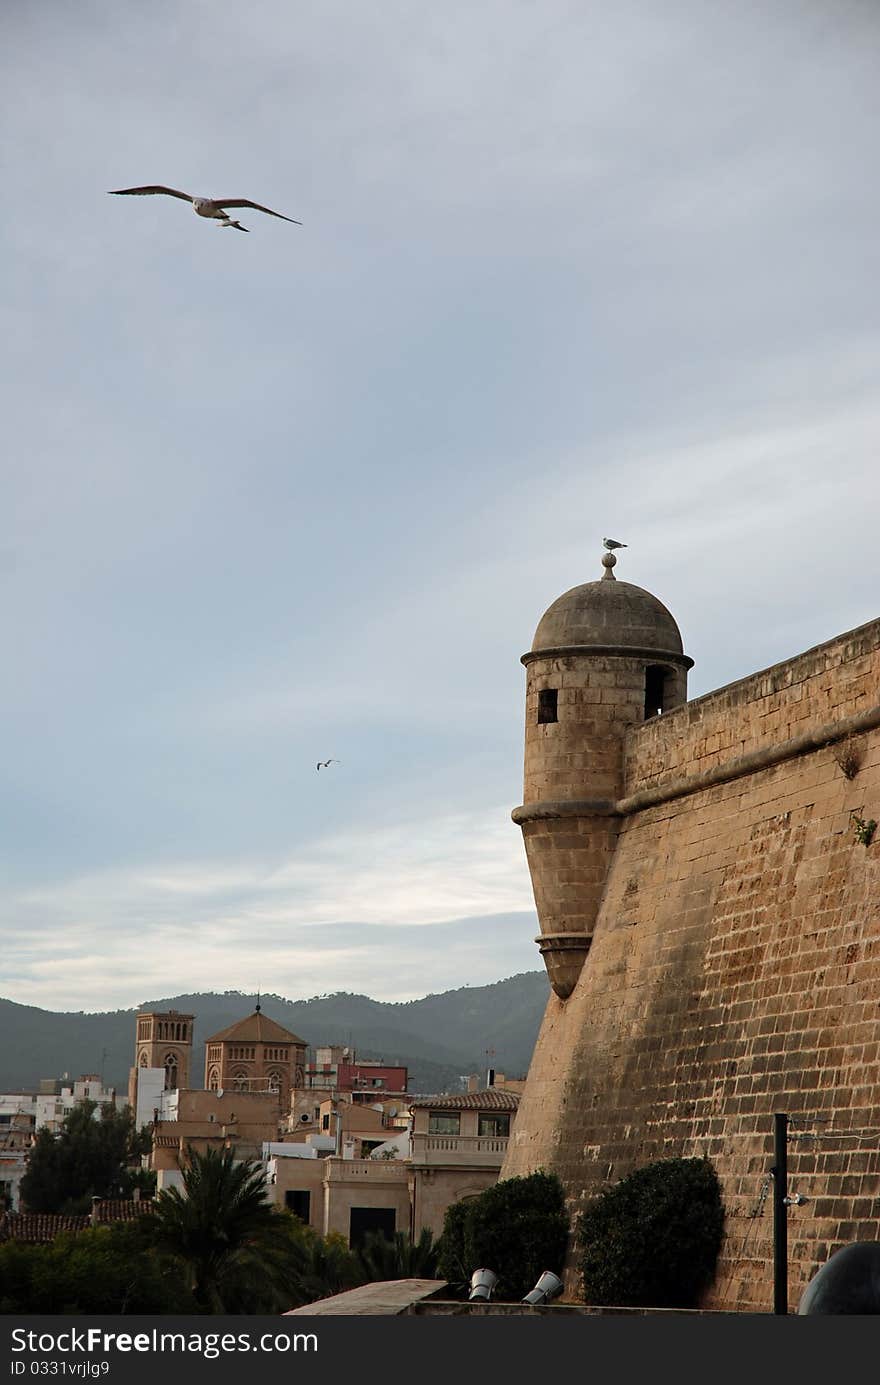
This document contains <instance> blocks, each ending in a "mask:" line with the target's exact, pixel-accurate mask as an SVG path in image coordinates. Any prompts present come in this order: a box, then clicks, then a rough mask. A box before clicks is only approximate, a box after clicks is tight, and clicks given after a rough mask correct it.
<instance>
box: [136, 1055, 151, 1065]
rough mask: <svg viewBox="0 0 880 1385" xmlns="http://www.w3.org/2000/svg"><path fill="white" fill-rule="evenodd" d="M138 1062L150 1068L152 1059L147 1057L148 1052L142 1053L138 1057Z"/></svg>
mask: <svg viewBox="0 0 880 1385" xmlns="http://www.w3.org/2000/svg"><path fill="white" fill-rule="evenodd" d="M138 1062H139V1063H140V1066H141V1067H142V1068H148V1067H149V1066H150V1060H149V1058H148V1057H147V1055H146V1053H142V1054H141V1056H140V1058H139V1059H138Z"/></svg>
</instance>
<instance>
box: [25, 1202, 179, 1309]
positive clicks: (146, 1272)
mask: <svg viewBox="0 0 880 1385" xmlns="http://www.w3.org/2000/svg"><path fill="white" fill-rule="evenodd" d="M146 1221H147V1219H146V1218H139V1219H138V1221H135V1222H116V1223H114V1224H112V1225H109V1226H100V1227H95V1228H93V1229H91V1230H88V1231H81V1232H76V1233H73V1232H66V1233H65V1234H63V1235H61V1236H58V1237H56V1239H55V1240H54V1241H53V1242H52V1243H51V1244H50V1245H22V1244H21V1243H19V1242H16V1241H8V1242H6V1244H5V1245H0V1313H96V1314H100V1313H191V1312H194V1311H195V1305H194V1303H193V1301H192V1298H191V1297H190V1294H189V1292H188V1289H187V1284H186V1278H185V1275H184V1273H183V1271H182V1268H181V1266H180V1265H176V1264H175V1263H173V1262H171V1261H169V1260H168V1259H166V1258H163V1257H162V1256H161V1255H160V1254H159V1253H158V1252H157V1251H156V1250H155V1249H154V1247H153V1246H152V1245H151V1243H150V1232H149V1228H148V1227H147V1226H146V1225H145V1224H144V1223H145V1222H146Z"/></svg>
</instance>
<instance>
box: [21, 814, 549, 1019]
mask: <svg viewBox="0 0 880 1385" xmlns="http://www.w3.org/2000/svg"><path fill="white" fill-rule="evenodd" d="M0 907H2V909H3V912H4V914H6V915H7V916H9V917H12V918H15V919H16V920H17V922H18V928H17V930H16V933H15V935H14V936H13V938H12V939H11V941H10V945H9V948H8V950H7V955H6V967H5V974H6V976H7V980H8V983H10V984H13V985H14V990H15V997H14V998H16V999H21V1000H23V1001H25V1002H27V1003H39V1004H54V1003H58V1002H59V1001H60V1000H61V997H62V996H63V995H64V994H65V993H66V995H67V997H68V999H67V1001H66V1002H63V1001H62V1002H61V1003H62V1008H63V1005H64V1004H65V1003H66V1004H68V1005H69V1006H72V1005H73V999H82V1000H83V1001H84V1002H85V1000H86V998H87V997H84V996H83V994H82V989H87V990H88V993H89V995H94V996H97V995H99V994H100V995H101V996H102V997H104V999H105V1003H107V1004H108V1005H128V1004H136V1003H138V1001H139V999H141V998H142V997H143V994H145V993H146V991H154V992H157V993H158V992H159V991H162V990H164V991H169V990H174V989H175V988H176V989H177V990H186V989H196V990H198V989H210V988H211V987H214V988H220V989H223V988H224V986H225V982H224V977H225V978H226V979H227V980H228V978H229V977H230V976H232V975H233V974H235V975H239V974H240V973H241V970H242V967H244V968H245V969H246V970H247V973H248V978H249V981H253V984H254V985H255V986H258V985H259V984H260V977H261V976H262V977H263V978H264V980H263V984H266V978H272V984H273V985H274V986H276V988H278V987H281V988H282V989H283V988H284V986H286V987H287V988H288V990H287V993H288V994H291V995H294V996H302V995H304V994H314V993H316V992H318V991H325V990H328V989H334V990H335V989H349V990H352V989H366V990H367V991H368V992H369V994H371V995H373V996H375V997H377V998H381V999H400V998H410V997H411V996H412V995H414V994H424V993H425V992H426V991H427V990H430V989H444V988H445V987H446V986H447V985H448V986H452V985H456V984H465V983H466V982H469V983H470V984H478V983H477V982H475V981H474V979H473V978H474V977H478V978H479V982H480V983H481V982H483V981H490V980H497V979H500V976H501V972H497V974H496V971H497V968H498V967H499V966H500V967H501V968H502V969H503V968H505V967H506V968H507V970H506V971H504V974H505V975H510V974H513V972H515V971H517V970H523V969H534V960H535V955H534V953H533V949H532V947H531V938H532V936H533V934H534V928H535V920H534V917H533V913H532V903H531V891H530V886H529V880H528V870H527V867H526V865H525V860H524V856H523V853H522V845H521V841H520V840H519V833H518V831H517V830H516V829H515V828H514V826H513V824H512V823H511V822H510V820H509V815H508V814H507V813H506V812H504V811H503V810H499V811H498V812H493V813H490V814H487V815H485V816H480V817H473V816H468V815H465V814H456V815H450V816H447V817H442V818H439V819H436V820H434V821H432V822H431V823H430V824H428V825H427V827H425V826H424V825H422V826H420V829H419V831H418V833H416V834H414V833H413V832H412V831H411V830H410V828H409V827H408V826H406V825H403V824H400V825H398V826H397V827H396V828H395V829H393V830H382V831H379V830H367V831H363V832H349V833H345V834H339V835H337V836H334V837H332V838H328V839H326V840H324V841H321V842H318V843H317V844H315V845H314V846H313V847H312V848H310V850H309V851H308V853H303V852H295V851H294V852H291V853H290V855H289V856H287V857H286V858H285V859H283V860H280V861H269V860H251V861H242V862H237V863H234V864H228V863H227V864H216V863H214V862H211V861H206V862H201V863H190V864H184V865H178V866H176V867H173V868H171V867H169V866H168V865H167V864H161V863H160V864H157V865H156V866H153V867H151V866H150V865H146V866H143V867H141V868H139V869H137V870H134V871H132V872H124V871H118V870H115V871H113V870H111V871H107V872H104V873H101V874H98V875H95V876H87V877H81V878H73V879H65V880H62V881H60V882H58V883H56V884H55V885H53V886H52V887H51V888H36V889H28V890H24V891H22V892H20V893H17V894H11V895H9V894H8V895H7V896H6V898H5V899H2V900H0ZM497 916H503V918H504V920H505V925H504V926H505V928H507V926H508V921H509V919H510V917H511V916H513V917H514V919H515V920H517V921H519V920H520V919H525V920H527V922H526V923H525V925H524V926H522V927H521V928H520V933H519V935H517V934H516V933H515V932H514V930H513V929H512V928H511V929H509V932H510V944H511V945H510V947H509V948H506V949H503V950H499V949H498V947H497V943H498V928H497V927H495V926H494V923H495V920H496V918H497ZM343 919H344V920H347V921H348V922H345V923H342V922H340V921H339V920H343ZM455 919H461V920H469V922H468V923H467V924H463V925H462V928H461V933H460V935H456V944H455V949H454V951H452V952H451V951H450V950H449V932H450V929H453V932H454V931H455V926H454V925H452V924H450V922H449V921H450V920H455ZM251 973H253V976H251ZM281 978H284V986H282V981H281ZM304 986H306V987H309V988H310V989H308V990H306V991H304V990H303V987H304ZM413 988H415V989H413ZM71 998H73V999H71ZM90 1003H91V1002H90Z"/></svg>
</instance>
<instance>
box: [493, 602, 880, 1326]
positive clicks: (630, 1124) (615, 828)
mask: <svg viewBox="0 0 880 1385" xmlns="http://www.w3.org/2000/svg"><path fill="white" fill-rule="evenodd" d="M590 586H591V588H597V589H599V592H600V594H603V593H604V592H606V591H607V590H608V589H607V587H606V586H605V584H604V583H593V584H590ZM581 590H586V589H581ZM630 590H631V591H636V592H637V591H639V590H640V589H638V588H635V589H633V588H631V589H630ZM551 609H552V608H551ZM540 628H541V627H539V633H540ZM536 642H537V641H536ZM566 652H569V651H566ZM579 653H580V664H579V663H578V660H577V659H575V666H579V667H580V666H583V664H584V660H585V658H586V657H587V656H588V655H589V650H586V651H585V650H583V649H582V650H580V651H579ZM623 653H624V651H621V655H623ZM535 658H536V656H535V655H534V654H532V655H529V656H525V657H524V662H525V661H526V660H534V659H535ZM537 662H538V667H539V668H544V665H542V664H541V661H540V659H538V661H537ZM688 662H689V661H688ZM589 663H590V665H591V667H592V669H593V672H594V675H595V676H597V677H598V682H599V684H602V683H603V682H604V683H605V684H606V686H607V689H608V693H607V695H608V696H609V697H610V696H611V693H612V690H613V689H614V688H615V684H618V685H619V684H621V683H623V684H625V685H626V686H627V687H628V686H629V684H631V683H632V682H633V677H632V669H631V668H629V664H628V661H627V660H626V659H624V658H622V657H621V658H620V659H615V658H614V657H613V656H611V657H609V656H608V655H607V654H606V653H605V651H604V650H603V651H602V653H601V655H600V654H599V651H598V650H597V652H596V657H595V658H590V659H589ZM618 665H620V667H619V668H618ZM548 667H549V666H548ZM614 670H617V672H614ZM545 671H546V669H545ZM564 671H565V669H564V664H559V665H558V666H557V667H556V668H555V669H553V678H554V679H555V681H557V682H560V683H561V680H562V677H563V676H564ZM621 673H622V677H621ZM579 681H580V682H581V684H583V683H584V679H583V677H581V678H580V680H579ZM621 691H622V692H623V691H624V689H623V688H622V689H621ZM591 695H592V694H591ZM632 701H633V698H632V696H631V697H630V702H632ZM878 703H880V621H875V622H873V623H871V624H869V625H866V626H863V627H861V628H860V629H858V630H854V631H852V632H850V633H848V634H845V635H842V636H840V637H839V638H837V639H834V640H831V641H829V642H827V643H825V644H823V645H820V646H819V647H818V648H816V649H813V650H810V651H808V652H807V653H805V654H802V655H800V656H799V657H797V658H794V659H790V660H787V661H785V662H784V663H780V664H778V665H776V666H775V667H773V668H771V669H768V670H765V671H763V672H761V673H757V674H754V675H753V676H751V677H749V678H745V679H743V680H741V681H739V682H737V683H734V684H731V685H730V686H729V687H726V688H722V689H720V690H718V691H716V692H713V693H710V694H708V695H707V696H705V697H700V698H698V699H696V700H695V701H693V702H691V703H684V704H683V705H681V706H679V707H677V708H676V709H674V710H671V711H668V712H666V713H665V714H664V715H663V716H659V717H654V718H652V719H651V720H648V721H642V722H639V723H636V722H635V721H632V720H630V724H629V725H628V726H627V727H625V728H623V731H622V741H621V745H622V763H621V777H620V780H619V785H620V792H619V794H618V796H617V797H616V799H614V800H613V801H609V799H608V792H609V790H610V789H611V788H612V787H613V785H612V783H611V781H610V780H609V778H608V774H607V772H606V766H605V765H604V762H603V761H602V759H601V756H600V759H599V760H598V762H597V768H598V769H599V778H600V780H601V784H600V786H599V787H600V789H601V795H600V799H599V800H597V799H596V796H595V794H594V792H593V789H592V787H591V783H590V765H591V760H590V753H589V752H590V749H591V747H590V746H589V745H584V746H582V747H581V749H582V751H584V752H585V755H584V758H583V760H582V762H581V763H580V764H576V763H575V762H569V768H570V769H571V770H572V771H575V772H576V773H578V772H579V773H580V775H581V778H580V783H579V785H577V786H575V787H573V788H571V789H570V790H569V791H568V796H569V798H571V799H572V800H573V801H572V802H571V803H570V804H569V807H568V809H566V808H565V806H564V805H563V806H562V808H561V809H560V812H559V815H558V816H556V817H554V816H553V814H552V812H551V811H550V809H552V806H553V805H551V804H548V803H547V801H546V795H547V781H546V780H541V771H542V769H543V767H544V766H543V764H542V763H539V764H538V765H537V766H536V765H534V764H532V765H531V767H530V760H529V749H528V746H529V735H530V734H533V733H531V732H530V731H527V751H526V761H527V793H526V804H525V805H524V807H523V808H521V809H518V810H517V811H516V813H514V818H515V820H516V821H518V822H520V824H521V825H522V827H523V833H524V837H525V838H526V847H527V851H528V852H529V863H530V868H531V869H532V876H533V881H534V882H535V892H536V902H537V905H538V911H539V916H540V917H541V924H542V931H548V930H547V927H546V921H545V918H544V912H545V911H546V910H547V909H548V908H552V909H555V910H556V912H555V914H554V917H553V919H552V921H551V923H550V928H549V931H550V932H553V931H554V930H557V931H564V930H565V928H566V926H567V925H566V922H565V917H566V909H567V908H571V910H572V913H571V917H574V918H576V915H577V910H578V904H577V900H578V897H579V896H589V897H590V904H592V896H594V895H597V894H598V896H599V898H598V904H597V907H596V912H595V924H594V927H593V933H592V940H591V941H589V940H587V942H586V960H585V961H584V963H583V966H582V969H581V970H580V974H579V976H577V979H576V980H575V982H574V987H573V989H572V990H571V993H570V995H569V997H568V998H567V999H564V998H561V995H560V994H559V993H551V996H550V1000H549V1003H548V1008H547V1012H546V1015H545V1018H544V1022H543V1026H542V1029H541V1033H540V1035H539V1038H538V1042H537V1045H536V1048H535V1052H534V1056H533V1060H532V1065H531V1069H530V1072H529V1077H528V1081H527V1083H526V1088H525V1092H524V1095H523V1098H522V1102H521V1105H520V1111H519V1116H518V1119H517V1124H516V1129H515V1133H514V1136H513V1139H512V1140H511V1145H510V1147H509V1150H508V1155H507V1159H506V1161H505V1164H504V1167H503V1170H502V1177H512V1176H514V1175H516V1174H522V1173H525V1172H528V1171H530V1170H532V1169H535V1168H539V1167H541V1168H545V1169H552V1170H554V1171H556V1172H557V1173H559V1175H560V1176H561V1177H562V1179H563V1181H564V1183H565V1185H566V1189H567V1191H568V1194H569V1196H570V1199H571V1203H572V1210H573V1211H576V1209H577V1207H578V1206H580V1205H582V1204H583V1202H584V1201H585V1200H586V1199H588V1198H589V1197H590V1196H591V1195H594V1194H595V1193H596V1192H598V1191H599V1190H600V1189H601V1188H603V1187H605V1186H608V1185H609V1183H613V1182H616V1181H617V1179H619V1178H621V1177H623V1176H624V1175H625V1174H627V1173H628V1172H630V1171H631V1170H632V1169H634V1168H637V1167H640V1166H642V1165H644V1164H646V1163H649V1162H650V1161H652V1160H654V1159H658V1158H668V1157H672V1156H686V1157H687V1156H694V1155H697V1156H700V1155H706V1156H708V1157H709V1158H710V1159H711V1160H712V1162H713V1164H714V1166H715V1168H716V1169H717V1171H718V1174H719V1176H720V1178H721V1181H722V1186H723V1196H724V1201H725V1206H726V1209H727V1224H726V1232H725V1241H724V1246H723V1249H722V1258H721V1262H720V1266H719V1274H718V1277H717V1280H716V1283H715V1285H714V1287H713V1289H712V1290H711V1292H710V1295H709V1297H708V1298H707V1301H706V1303H705V1305H704V1306H705V1307H714V1308H729V1309H740V1310H752V1311H759V1312H761V1311H770V1310H771V1308H772V1304H773V1270H772V1211H771V1203H772V1196H771V1195H770V1193H769V1192H768V1184H767V1174H768V1170H769V1169H770V1167H771V1166H772V1163H773V1113H774V1112H786V1113H788V1114H789V1115H790V1116H791V1117H792V1126H791V1140H790V1144H789V1154H788V1158H789V1190H790V1192H792V1193H794V1192H797V1193H799V1194H801V1195H803V1196H804V1197H805V1198H806V1199H807V1201H806V1202H805V1203H804V1204H803V1205H799V1206H792V1207H791V1208H790V1210H789V1214H788V1215H789V1253H790V1259H789V1294H790V1305H791V1307H792V1308H794V1307H795V1306H796V1304H797V1301H798V1298H799V1296H800V1293H801V1291H802V1289H803V1287H804V1285H805V1283H806V1282H807V1280H808V1279H809V1278H810V1277H811V1275H812V1274H813V1273H814V1272H815V1269H816V1268H817V1266H818V1265H819V1264H820V1263H823V1262H824V1261H825V1260H826V1259H827V1258H828V1256H829V1255H830V1254H831V1253H832V1252H833V1251H834V1250H835V1249H836V1248H837V1247H838V1246H840V1245H842V1244H844V1243H846V1242H849V1241H852V1240H859V1239H861V1240H875V1239H880V829H878V832H877V836H876V838H875V840H874V842H873V843H872V844H871V845H869V846H866V845H864V844H863V843H861V842H859V841H858V840H857V838H856V834H855V830H854V825H853V822H852V818H851V815H852V814H853V813H855V814H857V815H859V816H860V817H862V818H864V819H870V818H872V817H873V818H880V706H878ZM612 705H616V704H614V703H613V699H612ZM561 716H562V713H561V712H560V717H561ZM533 721H534V718H533V716H532V709H531V707H530V709H529V712H528V714H527V722H528V723H529V725H531V724H532V723H533ZM544 729H545V728H543V727H540V728H538V730H539V731H543V730H544ZM598 729H599V732H600V733H601V734H605V733H606V732H607V727H606V728H605V731H603V728H602V727H599V728H598ZM587 739H588V740H589V737H587ZM555 744H556V742H554V745H555ZM548 745H549V741H548ZM554 753H555V752H554ZM567 753H568V754H572V753H573V751H572V750H571V748H570V747H569V748H567ZM545 761H546V762H549V761H552V754H551V755H550V756H549V757H545ZM530 768H531V773H532V775H533V776H535V775H537V776H538V777H537V779H535V780H534V784H535V785H536V788H535V792H534V793H533V794H532V797H533V798H535V799H537V800H539V801H538V803H537V805H536V807H535V808H533V809H530V808H529V806H528V800H529V792H528V773H529V770H530ZM848 776H851V777H848ZM551 777H552V776H551ZM603 795H604V797H602V796H603ZM562 796H563V797H564V796H565V795H562ZM557 806H559V805H557ZM553 833H555V834H556V837H555V842H556V846H555V847H553V848H552V849H551V848H550V847H548V845H547V843H548V842H549V841H550V839H551V837H552V835H553ZM609 833H610V834H611V835H610V836H609ZM540 834H544V838H542V837H541V835H540ZM560 834H563V836H560ZM545 839H546V840H545ZM563 839H565V840H567V842H568V844H569V846H570V847H571V851H570V853H569V854H568V856H566V853H565V851H561V852H560V850H559V849H558V848H559V843H560V842H561V841H562V840H563ZM579 839H580V840H588V841H589V846H588V849H587V852H586V854H584V852H583V851H581V852H580V854H579V853H578V850H577V842H578V840H579ZM542 840H544V845H543V846H541V841H542ZM536 844H537V849H536ZM538 856H541V861H540V863H538V862H537V860H535V861H533V857H535V858H537V857H538ZM587 858H589V859H588V861H587ZM603 858H604V862H605V868H604V870H603V872H602V873H603V879H602V880H601V882H597V881H596V880H594V879H593V878H592V873H595V869H596V867H597V865H598V864H599V861H600V860H602V859H603ZM584 861H587V870H588V878H586V879H584V880H583V881H580V882H579V881H578V879H577V878H576V877H577V875H578V870H579V868H580V867H582V866H583V864H584ZM590 872H592V873H590ZM560 901H561V903H560ZM575 926H576V927H577V926H579V925H578V924H577V922H576V923H575ZM548 971H551V967H550V964H549V961H548ZM552 979H553V973H552V971H551V980H552ZM556 989H557V992H559V990H560V988H558V987H557V988H556ZM561 989H562V990H564V987H563V988H561ZM569 1286H570V1287H571V1288H573V1287H574V1271H573V1269H572V1270H570V1273H569Z"/></svg>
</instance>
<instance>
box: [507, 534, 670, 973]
mask: <svg viewBox="0 0 880 1385" xmlns="http://www.w3.org/2000/svg"><path fill="white" fill-rule="evenodd" d="M616 563H617V559H616V557H615V556H614V554H613V553H610V552H609V553H605V554H603V557H602V566H603V567H604V569H605V571H604V573H603V574H602V577H601V579H599V580H598V581H595V582H586V583H584V584H583V585H582V586H579V587H573V588H572V589H571V590H570V591H567V592H565V593H564V595H562V596H560V597H559V598H558V599H557V600H556V601H554V602H553V604H552V605H551V606H550V607H549V608H548V609H547V611H545V613H544V615H543V616H542V617H541V620H540V621H539V623H538V628H537V631H536V633H535V638H534V640H533V642H532V647H531V649H530V651H529V652H528V653H527V654H524V655H523V656H522V662H523V664H525V667H526V735H525V778H524V792H523V802H522V805H521V806H520V807H519V808H516V809H514V812H513V814H512V816H513V820H514V822H516V823H517V824H518V825H519V826H520V827H521V828H522V833H523V840H524V843H525V849H526V856H527V858H528V863H529V871H530V874H531V877H532V888H533V890H534V895H535V905H536V908H537V911H538V918H539V921H540V926H541V935H540V937H539V938H537V939H536V942H537V943H538V946H539V948H540V951H541V954H542V956H543V958H544V964H545V966H546V968H547V973H548V976H549V977H550V983H551V985H552V987H553V990H554V991H555V993H556V995H557V996H559V998H560V999H561V1000H566V999H567V998H568V996H569V995H570V994H571V992H572V990H573V989H574V986H575V983H576V982H577V979H578V976H579V975H580V971H581V968H582V966H583V964H584V960H585V959H586V956H587V953H588V952H589V949H590V942H591V940H592V935H593V928H594V926H595V922H596V915H597V913H598V909H599V904H600V901H601V899H602V893H603V890H604V887H605V879H606V875H607V872H608V868H609V865H610V863H611V859H612V856H613V853H614V848H615V843H616V841H617V832H618V823H619V813H618V810H617V807H616V804H617V800H618V799H619V798H620V797H621V793H622V789H623V775H624V743H625V738H626V732H627V729H628V728H629V727H630V726H633V725H635V724H637V723H640V722H643V721H645V720H647V718H649V717H652V716H656V715H657V714H658V713H659V712H666V711H669V710H670V709H671V708H672V707H677V706H678V705H679V704H680V703H682V702H685V701H686V700H687V672H688V669H689V668H691V667H692V665H693V659H690V658H688V656H687V655H686V654H685V653H684V652H683V647H682V641H681V635H680V633H679V630H678V626H677V625H676V623H675V621H674V619H673V618H672V616H671V615H670V613H669V611H668V610H667V609H666V607H665V606H664V605H663V604H662V602H660V601H658V600H657V598H656V597H655V596H652V595H651V594H650V592H647V591H644V590H643V589H642V588H641V587H636V586H633V585H632V584H631V583H629V582H619V581H617V580H616V578H615V576H614V567H615V565H616Z"/></svg>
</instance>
